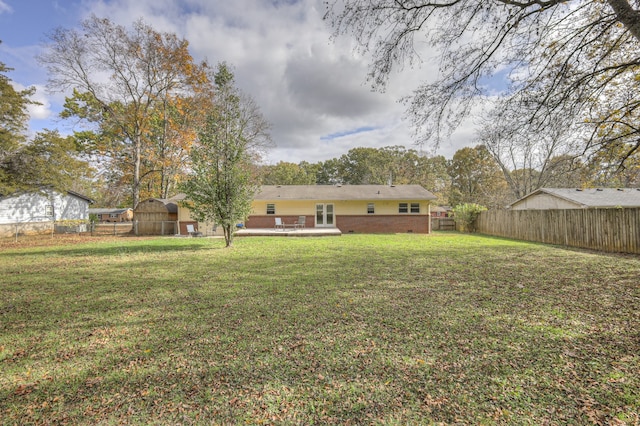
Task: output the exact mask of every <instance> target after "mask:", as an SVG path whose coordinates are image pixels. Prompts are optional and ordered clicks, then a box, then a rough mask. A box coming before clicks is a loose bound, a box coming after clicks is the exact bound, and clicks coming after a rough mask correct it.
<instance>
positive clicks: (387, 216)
mask: <svg viewBox="0 0 640 426" xmlns="http://www.w3.org/2000/svg"><path fill="white" fill-rule="evenodd" d="M435 199H436V197H435V195H433V194H432V193H431V192H429V191H427V190H426V189H424V188H423V187H422V186H420V185H267V186H262V187H261V188H260V190H259V192H258V193H257V194H256V197H255V198H254V201H253V204H252V212H251V214H250V216H249V218H248V220H247V222H246V224H245V226H246V227H247V228H273V227H274V225H275V218H276V217H279V218H281V219H282V220H283V221H284V223H285V224H293V223H295V222H296V221H298V218H299V216H305V218H306V219H305V222H306V224H305V226H306V227H307V228H314V227H315V228H320V227H322V228H338V229H339V230H340V231H341V232H342V233H351V232H358V233H360V232H361V233H398V232H402V233H404V232H415V233H421V234H428V233H430V232H431V221H430V213H431V212H430V203H431V201H432V200H435Z"/></svg>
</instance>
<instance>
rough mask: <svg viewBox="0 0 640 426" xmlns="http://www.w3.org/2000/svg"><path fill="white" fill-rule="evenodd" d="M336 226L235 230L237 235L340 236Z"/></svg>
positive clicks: (340, 233)
mask: <svg viewBox="0 0 640 426" xmlns="http://www.w3.org/2000/svg"><path fill="white" fill-rule="evenodd" d="M340 235H342V232H340V230H339V229H338V228H297V229H296V228H285V229H281V228H278V229H274V228H243V229H239V230H237V231H236V236H237V237H328V236H340Z"/></svg>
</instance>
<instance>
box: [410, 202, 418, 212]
mask: <svg viewBox="0 0 640 426" xmlns="http://www.w3.org/2000/svg"><path fill="white" fill-rule="evenodd" d="M411 213H420V203H411Z"/></svg>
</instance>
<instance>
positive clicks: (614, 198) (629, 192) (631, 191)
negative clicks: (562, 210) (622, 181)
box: [509, 188, 640, 208]
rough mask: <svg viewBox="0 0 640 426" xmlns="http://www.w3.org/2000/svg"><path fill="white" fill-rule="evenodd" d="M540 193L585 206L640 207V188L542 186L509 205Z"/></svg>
mask: <svg viewBox="0 0 640 426" xmlns="http://www.w3.org/2000/svg"><path fill="white" fill-rule="evenodd" d="M538 194H549V195H552V196H555V197H558V198H561V199H563V200H566V201H569V202H572V203H575V204H579V205H580V206H581V207H583V208H612V207H640V188H586V189H585V188H540V189H537V190H535V191H533V192H532V193H530V194H528V195H526V196H524V197H522V198H521V199H519V200H517V201H515V202H513V203H511V204H510V205H509V207H513V206H514V205H516V204H518V203H520V202H522V201H524V200H525V199H527V198H530V197H533V196H536V195H538Z"/></svg>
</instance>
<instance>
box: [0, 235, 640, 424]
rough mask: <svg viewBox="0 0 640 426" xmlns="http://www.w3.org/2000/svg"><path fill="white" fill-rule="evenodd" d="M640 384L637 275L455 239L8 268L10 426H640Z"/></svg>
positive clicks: (167, 252) (378, 240) (181, 244)
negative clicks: (43, 425) (437, 425)
mask: <svg viewBox="0 0 640 426" xmlns="http://www.w3.org/2000/svg"><path fill="white" fill-rule="evenodd" d="M81 241H82V240H81ZM639 371H640V257H638V256H635V257H634V256H616V255H606V254H599V253H594V252H586V251H577V250H567V249H563V248H558V247H552V246H545V245H539V244H530V243H524V242H517V241H510V240H505V239H498V238H488V237H481V236H469V235H461V234H457V233H440V234H438V233H436V234H434V235H431V236H421V235H412V234H407V235H379V236H371V235H344V236H342V237H331V238H284V237H268V238H256V237H252V238H243V239H237V240H236V241H235V247H234V248H232V249H224V248H223V242H222V241H221V240H218V239H204V238H203V239H196V238H193V239H187V238H184V239H179V238H161V239H135V238H119V239H118V238H111V239H104V240H99V241H91V242H89V243H79V244H63V243H58V242H56V240H50V242H49V243H47V244H46V245H35V246H29V247H22V246H21V245H20V243H18V244H5V246H3V248H2V249H1V251H0V422H1V423H2V424H5V425H8V424H14V423H15V424H39V423H47V424H51V423H55V424H65V423H66V424H98V423H99V424H122V423H124V424H233V423H238V424H273V423H278V424H282V423H285V424H287V423H288V424H403V425H404V424H429V423H443V424H454V423H459V424H532V425H539V424H544V423H550V424H598V423H608V424H638V423H639V422H640V374H638V372H639Z"/></svg>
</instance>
